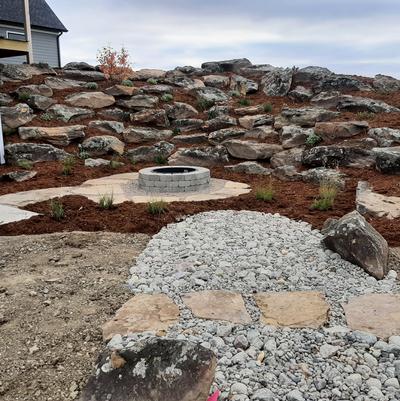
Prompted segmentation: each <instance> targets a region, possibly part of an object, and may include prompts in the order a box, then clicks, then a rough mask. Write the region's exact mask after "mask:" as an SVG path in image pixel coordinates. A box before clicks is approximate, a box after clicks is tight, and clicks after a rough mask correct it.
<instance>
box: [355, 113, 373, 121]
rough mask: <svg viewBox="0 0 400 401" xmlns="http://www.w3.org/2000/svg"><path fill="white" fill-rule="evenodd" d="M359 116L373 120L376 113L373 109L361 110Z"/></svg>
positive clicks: (362, 118)
mask: <svg viewBox="0 0 400 401" xmlns="http://www.w3.org/2000/svg"><path fill="white" fill-rule="evenodd" d="M357 118H358V119H359V120H373V119H374V118H375V113H372V112H371V111H359V112H358V113H357Z"/></svg>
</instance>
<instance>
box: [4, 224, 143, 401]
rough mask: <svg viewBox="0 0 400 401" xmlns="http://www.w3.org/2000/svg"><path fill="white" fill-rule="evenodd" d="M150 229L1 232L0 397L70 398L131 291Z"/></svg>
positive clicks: (12, 399) (7, 400) (88, 371)
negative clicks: (8, 234)
mask: <svg viewBox="0 0 400 401" xmlns="http://www.w3.org/2000/svg"><path fill="white" fill-rule="evenodd" d="M147 242H148V237H147V236H145V235H129V234H114V233H77V232H75V233H59V234H52V235H40V236H23V237H3V238H0V255H1V257H0V355H1V358H0V399H1V400H4V401H20V400H27V401H28V400H29V401H30V400H33V399H34V400H37V401H45V400H46V401H48V400H57V401H62V400H71V399H75V398H77V396H78V392H79V390H80V389H81V388H82V387H83V385H84V384H85V382H86V379H87V378H88V376H89V375H90V374H91V373H92V369H93V365H94V362H95V361H96V359H97V356H98V353H99V351H100V350H101V348H102V345H103V341H102V334H101V329H100V328H101V326H102V325H103V324H104V322H106V321H107V320H108V319H109V318H110V317H112V316H113V314H114V312H115V311H116V309H118V308H119V307H120V306H121V304H122V303H124V302H126V301H127V300H128V299H129V298H131V296H132V294H130V293H129V292H128V290H127V289H126V288H125V286H124V285H125V282H126V280H127V279H128V277H129V267H131V266H132V265H133V263H134V259H135V258H136V257H137V256H138V254H139V253H140V252H141V251H142V250H143V249H144V247H145V246H146V244H147Z"/></svg>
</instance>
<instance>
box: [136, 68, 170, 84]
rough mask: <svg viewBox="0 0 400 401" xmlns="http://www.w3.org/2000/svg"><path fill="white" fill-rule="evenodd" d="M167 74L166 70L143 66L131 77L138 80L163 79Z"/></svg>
mask: <svg viewBox="0 0 400 401" xmlns="http://www.w3.org/2000/svg"><path fill="white" fill-rule="evenodd" d="M166 74H167V72H166V71H164V70H157V69H152V68H143V69H141V70H138V71H135V72H134V73H133V75H132V77H131V79H134V80H136V81H147V80H148V79H163V78H165V75H166Z"/></svg>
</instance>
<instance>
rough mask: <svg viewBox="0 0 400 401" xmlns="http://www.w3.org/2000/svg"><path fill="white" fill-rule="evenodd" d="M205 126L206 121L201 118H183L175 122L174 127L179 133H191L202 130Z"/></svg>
mask: <svg viewBox="0 0 400 401" xmlns="http://www.w3.org/2000/svg"><path fill="white" fill-rule="evenodd" d="M203 124H204V121H203V120H202V119H200V118H181V119H178V120H174V122H173V127H174V128H175V129H177V130H179V132H189V131H194V130H200V129H201V128H202V126H203Z"/></svg>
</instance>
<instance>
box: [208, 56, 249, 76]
mask: <svg viewBox="0 0 400 401" xmlns="http://www.w3.org/2000/svg"><path fill="white" fill-rule="evenodd" d="M251 65H252V64H251V62H250V61H249V60H248V59H247V58H241V59H233V60H223V61H209V62H206V63H203V64H202V65H201V68H202V69H203V70H206V71H208V72H211V73H215V72H240V69H241V68H246V67H250V66H251Z"/></svg>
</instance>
